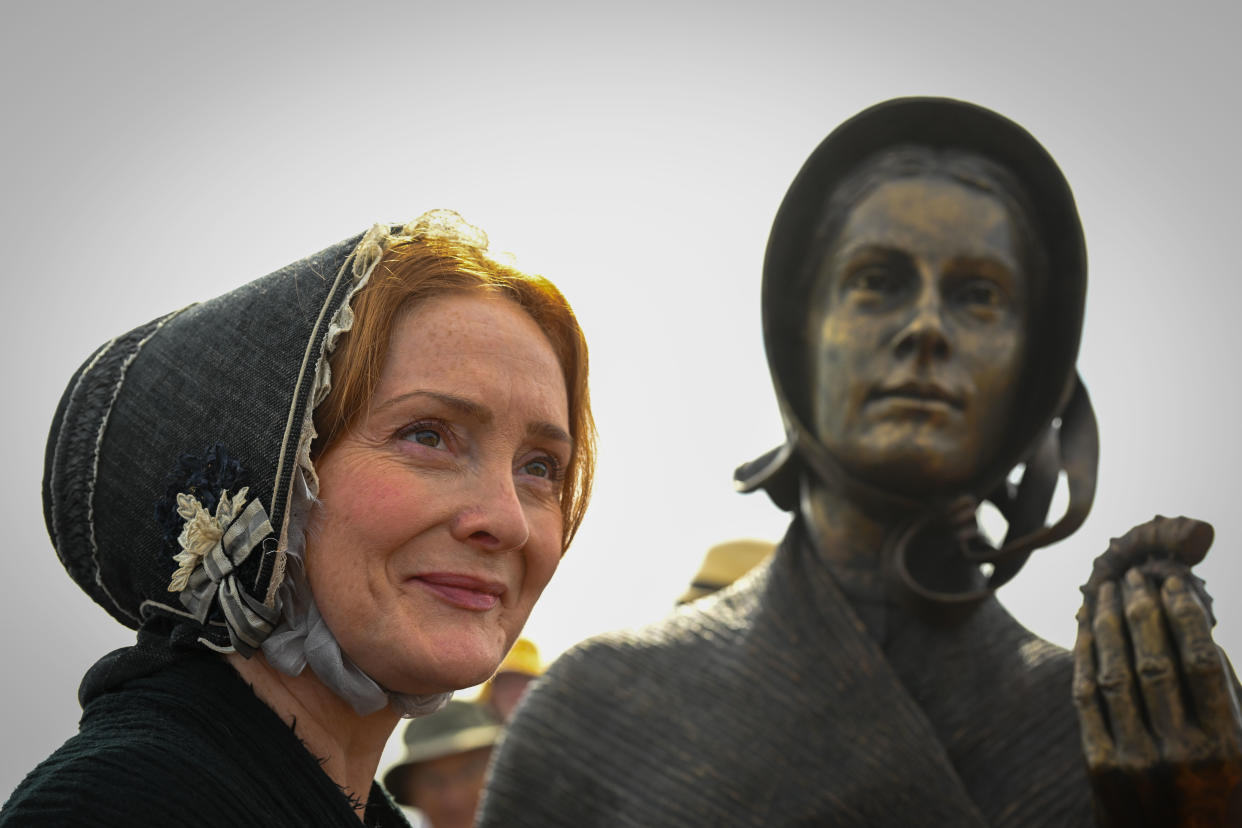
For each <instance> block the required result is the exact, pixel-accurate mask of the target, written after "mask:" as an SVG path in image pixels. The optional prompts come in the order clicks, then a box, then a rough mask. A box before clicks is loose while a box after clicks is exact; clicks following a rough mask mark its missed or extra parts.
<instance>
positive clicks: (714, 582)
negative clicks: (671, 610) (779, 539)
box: [677, 540, 776, 604]
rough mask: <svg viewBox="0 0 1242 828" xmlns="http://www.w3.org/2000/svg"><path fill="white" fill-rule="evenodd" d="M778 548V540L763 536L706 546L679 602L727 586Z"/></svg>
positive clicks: (700, 596) (685, 601)
mask: <svg viewBox="0 0 1242 828" xmlns="http://www.w3.org/2000/svg"><path fill="white" fill-rule="evenodd" d="M775 548H776V546H775V544H772V543H769V542H768V541H761V540H731V541H725V542H724V543H718V544H716V545H715V546H713V547H712V548H711V549H709V550H707V556H706V557H704V558H703V564H702V565H701V566H700V567H699V571H698V574H696V575H695V576H694V580H693V581H691V582H690V588H689V589H688V590H686V593H685V594H684V595H682V596H681V597H680V598H678V599H677V603H679V604H685V603H687V602H689V601H693V600H695V599H696V598H702V597H703V596H704V595H710V594H711V593H713V592H715V591H716V590H718V589H723V588H724V587H727V586H728V585H729V584H731V583H733V582H734V581H736V580H737V579H738V578H740V577H742V576H743V575H745V574H746V573H747V572H749V571H750V570H751V569H753V568H754V567H755V565H756V564H758V563H759V562H760V561H762V560H763V559H764V558H766V557H768V555H770V554H772V550H773V549H775Z"/></svg>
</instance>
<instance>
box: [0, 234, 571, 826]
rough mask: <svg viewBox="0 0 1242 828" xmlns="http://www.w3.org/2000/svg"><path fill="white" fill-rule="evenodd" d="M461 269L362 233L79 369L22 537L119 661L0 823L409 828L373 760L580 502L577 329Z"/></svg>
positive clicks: (514, 283) (426, 239)
mask: <svg viewBox="0 0 1242 828" xmlns="http://www.w3.org/2000/svg"><path fill="white" fill-rule="evenodd" d="M486 246H487V243H486V237H484V236H483V235H482V234H481V233H479V232H478V231H477V230H475V229H473V228H471V227H469V226H468V225H466V224H465V223H464V222H462V221H461V220H460V218H459V217H457V216H456V214H454V213H450V212H447V211H440V212H433V213H429V214H427V215H425V216H423V217H422V218H420V219H419V220H418V221H416V222H413V223H411V224H409V225H407V226H404V227H400V226H396V227H389V226H381V225H377V226H376V227H374V228H372V229H371V230H370V231H368V232H366V233H365V234H362V235H361V236H358V237H355V238H353V239H351V240H348V241H345V242H343V243H341V244H338V245H336V246H334V247H330V248H328V249H327V250H325V251H323V252H321V253H318V254H316V255H315V256H312V257H310V258H308V259H305V260H303V261H300V262H297V263H295V264H293V265H290V266H288V267H286V268H284V269H282V270H279V271H277V272H275V273H273V274H271V275H269V276H267V277H264V278H262V279H259V280H257V281H255V282H252V283H250V284H248V285H245V286H243V287H241V288H238V289H236V290H234V291H232V292H230V293H227V294H225V295H223V296H221V297H218V298H216V299H214V300H212V301H210V302H206V303H203V304H200V305H194V306H191V307H189V308H186V309H185V310H182V311H178V312H174V313H172V314H169V315H168V316H165V317H162V318H160V319H157V320H155V321H153V322H151V323H149V324H147V325H144V326H142V327H141V328H138V329H136V330H134V331H131V332H130V333H128V334H124V335H122V336H120V337H118V338H117V339H114V340H112V341H111V342H109V343H107V344H106V345H104V346H103V347H102V348H100V349H99V351H97V352H96V353H95V354H94V355H93V356H92V357H91V358H90V359H89V360H88V361H87V362H86V364H85V365H83V367H82V368H81V369H80V370H79V371H78V373H77V374H76V375H75V376H74V377H73V379H72V381H71V382H70V384H69V388H68V390H67V391H66V392H65V395H64V397H63V399H62V400H61V404H60V407H59V408H58V410H57V413H56V417H55V420H54V422H53V426H52V431H51V435H50V437H49V441H48V450H47V461H46V466H45V476H44V507H45V517H46V519H47V524H48V528H49V531H50V533H51V536H52V539H53V542H54V544H55V546H56V550H57V553H58V555H59V556H60V559H61V561H62V562H63V563H64V565H65V567H66V569H67V570H68V571H69V573H70V575H72V576H73V578H74V579H75V581H77V582H78V584H79V585H80V586H81V587H82V588H83V589H84V590H86V592H87V593H88V594H90V595H91V597H92V598H94V599H95V600H96V601H97V602H98V603H100V604H101V605H102V606H104V608H105V609H107V610H108V611H109V612H110V613H111V614H112V615H113V616H114V617H116V618H117V619H118V620H119V621H121V622H122V623H124V624H126V625H128V626H130V627H133V628H135V629H137V630H138V644H137V645H136V646H135V647H130V648H126V649H123V650H120V651H117V652H114V653H112V654H111V655H109V656H107V657H105V658H104V659H103V660H101V661H100V662H99V663H98V664H96V665H95V666H94V667H93V668H92V669H91V670H90V671H89V672H88V674H87V676H86V677H85V679H84V680H83V683H82V687H81V690H80V692H79V697H80V700H81V702H82V705H83V717H82V721H81V729H80V732H79V734H78V735H77V736H75V737H74V738H72V739H70V740H69V741H68V742H67V743H66V744H65V745H64V746H63V747H62V748H61V749H60V750H58V751H57V752H56V753H55V754H53V755H52V757H51V758H50V759H49V760H47V761H46V762H45V763H43V764H42V765H40V766H39V767H38V768H37V769H36V770H35V771H34V772H32V773H31V774H30V775H29V776H28V777H27V779H26V780H25V781H24V782H23V783H22V785H21V786H20V787H19V788H18V789H17V791H16V792H15V793H14V794H13V796H12V797H11V798H10V800H9V802H8V803H7V804H6V806H5V810H4V812H3V814H2V815H0V824H4V825H26V824H39V825H73V824H90V825H117V826H133V825H156V824H175V825H203V826H218V825H244V824H254V825H290V826H294V825H296V826H304V825H350V824H357V822H358V820H360V819H361V820H362V821H363V822H364V823H366V824H368V825H403V824H405V823H404V821H403V819H402V818H401V817H400V815H399V813H398V811H397V809H396V808H395V806H394V805H393V804H392V802H391V800H390V799H389V798H388V797H387V795H386V794H385V793H384V792H383V791H382V790H381V789H380V788H379V787H378V786H376V785H374V784H373V782H372V778H373V776H374V773H375V769H376V766H377V764H378V761H379V757H380V752H381V750H382V748H383V745H384V743H385V741H386V740H387V738H388V736H389V734H390V733H391V732H392V730H393V728H394V726H395V725H396V723H397V721H398V719H399V718H400V717H401V716H413V715H419V714H424V713H428V712H431V711H433V710H435V709H437V708H438V707H440V706H441V705H442V704H443V703H444V701H445V700H446V699H447V697H448V695H449V694H450V693H451V692H452V691H453V690H455V689H458V688H461V687H466V686H470V685H473V684H477V683H479V682H481V681H483V680H484V679H486V678H487V677H488V676H489V675H491V673H492V672H493V671H494V670H495V668H496V666H497V665H498V664H499V663H500V661H501V659H502V657H503V656H504V654H505V652H506V651H507V650H508V649H509V647H510V645H511V644H512V643H513V641H514V640H515V639H516V638H517V636H518V633H519V631H520V630H521V628H522V625H523V624H524V623H525V621H526V617H527V615H528V614H529V612H530V610H531V607H532V605H533V604H534V602H535V600H536V599H537V598H538V596H539V594H540V592H541V591H542V590H543V588H544V586H545V585H546V584H547V582H548V580H549V578H551V576H552V573H553V571H554V570H555V569H556V566H557V563H558V562H559V560H560V557H561V555H562V553H563V552H564V550H565V548H566V547H567V546H568V544H569V542H570V540H571V539H572V538H573V535H574V532H575V530H576V529H577V527H578V525H579V523H580V521H581V520H582V515H583V511H584V509H585V507H586V503H587V498H588V495H589V492H590V486H591V476H592V466H593V452H594V426H593V424H592V419H591V412H590V404H589V399H588V394H587V350H586V345H585V342H584V340H583V337H582V333H581V330H580V329H579V327H578V324H577V321H576V320H575V318H574V315H573V312H572V310H571V309H570V307H569V305H568V304H567V303H566V302H565V300H564V298H563V297H562V296H561V294H560V293H559V291H557V289H556V288H555V287H554V286H552V285H551V284H550V283H549V282H547V281H546V280H544V279H542V278H539V277H535V276H528V275H526V274H523V273H521V272H519V271H517V270H515V269H513V268H510V267H507V266H504V265H501V264H499V263H497V262H496V261H494V260H492V259H490V258H489V257H488V256H487V254H486Z"/></svg>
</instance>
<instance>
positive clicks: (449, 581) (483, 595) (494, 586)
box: [407, 572, 505, 612]
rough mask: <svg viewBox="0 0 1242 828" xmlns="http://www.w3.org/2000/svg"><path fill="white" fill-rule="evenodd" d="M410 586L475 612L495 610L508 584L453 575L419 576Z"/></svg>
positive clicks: (411, 579)
mask: <svg viewBox="0 0 1242 828" xmlns="http://www.w3.org/2000/svg"><path fill="white" fill-rule="evenodd" d="M407 583H410V584H413V585H415V586H416V587H420V588H422V589H424V590H426V591H427V592H429V593H431V594H432V595H434V596H436V597H437V598H439V599H440V600H442V601H444V603H446V604H448V605H450V606H453V607H457V608H459V609H463V610H470V611H473V612H486V611H487V610H490V609H493V608H495V607H496V606H498V605H499V604H500V598H501V596H502V595H504V592H505V585H504V584H503V583H500V582H498V581H495V580H492V579H489V578H480V577H475V576H473V575H461V574H456V573H452V572H428V573H425V574H423V575H415V576H414V577H412V578H410V579H409V580H408V581H407Z"/></svg>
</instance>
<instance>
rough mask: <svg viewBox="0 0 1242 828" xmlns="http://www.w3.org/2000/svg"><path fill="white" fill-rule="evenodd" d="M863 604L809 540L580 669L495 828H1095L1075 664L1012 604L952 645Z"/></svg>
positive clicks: (573, 667) (944, 629)
mask: <svg viewBox="0 0 1242 828" xmlns="http://www.w3.org/2000/svg"><path fill="white" fill-rule="evenodd" d="M864 591H865V590H864ZM851 595H853V596H854V597H853V598H852V599H847V597H846V595H845V593H844V592H843V589H842V587H841V584H840V583H839V582H838V578H837V577H835V576H834V575H833V573H832V571H831V570H830V568H829V566H828V565H827V564H826V563H824V562H823V561H822V560H820V559H819V558H818V556H817V554H816V552H815V550H814V549H813V547H812V546H811V545H810V543H809V542H808V541H807V540H806V539H805V535H804V533H803V531H802V529H801V527H800V525H799V524H798V523H797V522H795V524H794V526H793V528H792V529H791V530H790V532H789V534H788V535H787V537H786V538H785V541H784V542H783V543H782V544H781V546H780V547H779V549H778V551H777V553H776V555H775V556H774V557H773V559H772V560H771V561H770V563H768V564H767V565H764V566H762V567H761V568H760V569H758V570H756V571H754V572H752V573H751V574H750V575H748V576H747V577H746V578H744V579H743V580H742V581H739V582H738V583H737V584H735V585H734V586H733V587H732V588H730V589H729V590H726V591H725V592H722V593H718V594H717V595H715V596H712V597H709V598H707V599H704V600H701V601H699V602H697V603H695V604H691V605H688V606H687V607H685V608H683V609H681V610H680V611H679V612H678V613H677V614H675V615H673V616H671V617H670V618H668V619H666V620H665V621H663V622H661V623H659V624H656V625H652V626H650V627H646V628H643V629H641V630H638V631H629V632H618V633H611V634H608V635H605V636H601V637H598V638H595V639H592V640H590V641H588V642H585V643H584V644H582V645H579V646H578V647H576V648H574V649H573V650H571V651H569V652H568V653H566V654H565V655H564V656H562V657H561V658H560V659H559V660H558V661H557V662H556V663H555V664H554V665H553V666H552V668H551V669H550V670H549V671H548V673H547V675H546V676H545V677H544V678H543V679H541V680H540V681H539V682H538V683H537V684H536V686H535V688H534V689H533V690H532V691H531V692H530V693H529V694H528V696H527V698H526V699H525V700H524V701H523V703H522V705H521V707H520V708H519V712H518V715H517V717H516V719H515V720H514V721H513V722H512V723H511V725H510V729H509V732H508V734H507V735H506V737H505V741H504V743H503V744H502V747H501V749H500V751H499V754H498V757H497V762H496V765H495V767H494V768H493V775H492V778H491V781H490V784H489V788H488V791H487V794H486V798H485V802H484V811H483V816H482V825H484V826H500V825H504V826H515V825H516V826H522V825H529V826H566V827H567V828H568V826H574V828H584V826H597V825H598V826H603V825H607V826H643V827H644V828H654V827H655V826H690V825H694V826H698V825H704V826H710V825H755V826H781V825H834V826H868V827H869V828H874V826H909V825H936V826H988V825H992V826H1057V828H1065V827H1066V826H1078V825H1092V824H1094V823H1093V820H1092V818H1091V803H1090V793H1089V789H1088V783H1087V777H1086V772H1085V767H1084V763H1083V760H1082V756H1081V748H1080V741H1079V735H1078V725H1077V720H1076V717H1075V713H1074V710H1073V706H1072V702H1071V697H1070V682H1071V672H1072V667H1071V660H1070V656H1069V654H1068V653H1067V652H1065V651H1064V650H1062V649H1060V648H1057V647H1054V646H1053V645H1051V644H1049V643H1047V642H1045V641H1043V640H1042V639H1040V638H1038V637H1037V636H1035V635H1034V634H1032V633H1031V632H1029V631H1028V630H1026V629H1024V628H1023V627H1022V626H1021V625H1020V624H1018V623H1017V622H1016V621H1015V620H1014V619H1013V618H1012V617H1011V616H1010V615H1009V614H1008V613H1007V612H1006V611H1005V610H1004V609H1003V608H1002V607H1001V605H1000V604H999V603H998V602H997V601H996V600H995V599H990V600H988V601H986V602H984V603H983V604H982V605H980V606H979V607H978V609H977V610H976V611H975V612H974V613H972V614H971V615H970V616H969V617H968V618H966V619H965V620H964V621H960V622H958V623H956V624H955V625H951V626H935V625H932V624H930V623H929V622H926V621H923V620H921V619H917V618H914V617H911V616H910V615H909V614H908V613H906V612H905V611H903V610H902V609H900V608H898V607H896V606H893V605H888V604H884V603H883V602H882V601H881V603H880V604H878V605H867V604H866V603H865V599H864V598H863V597H862V596H861V594H860V593H859V591H858V590H856V589H851ZM851 600H852V601H853V602H854V603H853V604H851ZM855 605H857V606H858V608H859V609H860V610H861V611H862V613H861V615H860V613H859V612H856V611H855ZM877 607H882V610H878V609H877ZM863 617H867V619H868V621H867V622H866V623H865V622H864V621H863ZM881 642H882V643H881Z"/></svg>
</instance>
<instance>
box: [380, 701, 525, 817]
mask: <svg viewBox="0 0 1242 828" xmlns="http://www.w3.org/2000/svg"><path fill="white" fill-rule="evenodd" d="M502 730H503V725H502V724H501V722H500V720H499V719H498V718H497V717H496V715H495V714H494V713H493V712H492V711H491V710H490V709H489V708H488V707H486V706H484V705H482V704H478V703H476V702H468V701H459V700H457V699H454V700H452V701H450V702H449V703H448V704H446V705H445V706H444V707H443V708H441V709H440V710H437V711H436V712H435V713H432V714H431V715H429V716H420V717H418V718H415V719H411V720H410V722H409V724H407V725H406V726H405V729H404V732H403V733H402V739H403V740H404V742H405V755H404V756H403V757H402V758H401V760H400V761H399V762H398V763H396V764H395V765H393V766H392V768H391V769H389V771H388V772H387V773H385V774H384V787H385V788H387V789H388V792H389V793H390V794H391V795H392V798H393V799H394V800H396V802H397V803H398V804H399V805H403V806H406V807H408V808H412V809H417V810H416V812H415V816H416V817H417V818H418V819H420V820H421V825H425V826H427V828H470V826H472V825H474V816H475V811H476V810H477V809H478V806H479V798H480V796H481V795H482V793H483V780H484V777H485V776H486V774H487V763H488V761H489V760H490V759H491V755H492V747H493V746H494V745H495V744H496V743H497V742H498V741H499V740H500V736H501V732H502ZM414 825H415V826H420V822H418V821H415V822H414Z"/></svg>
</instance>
